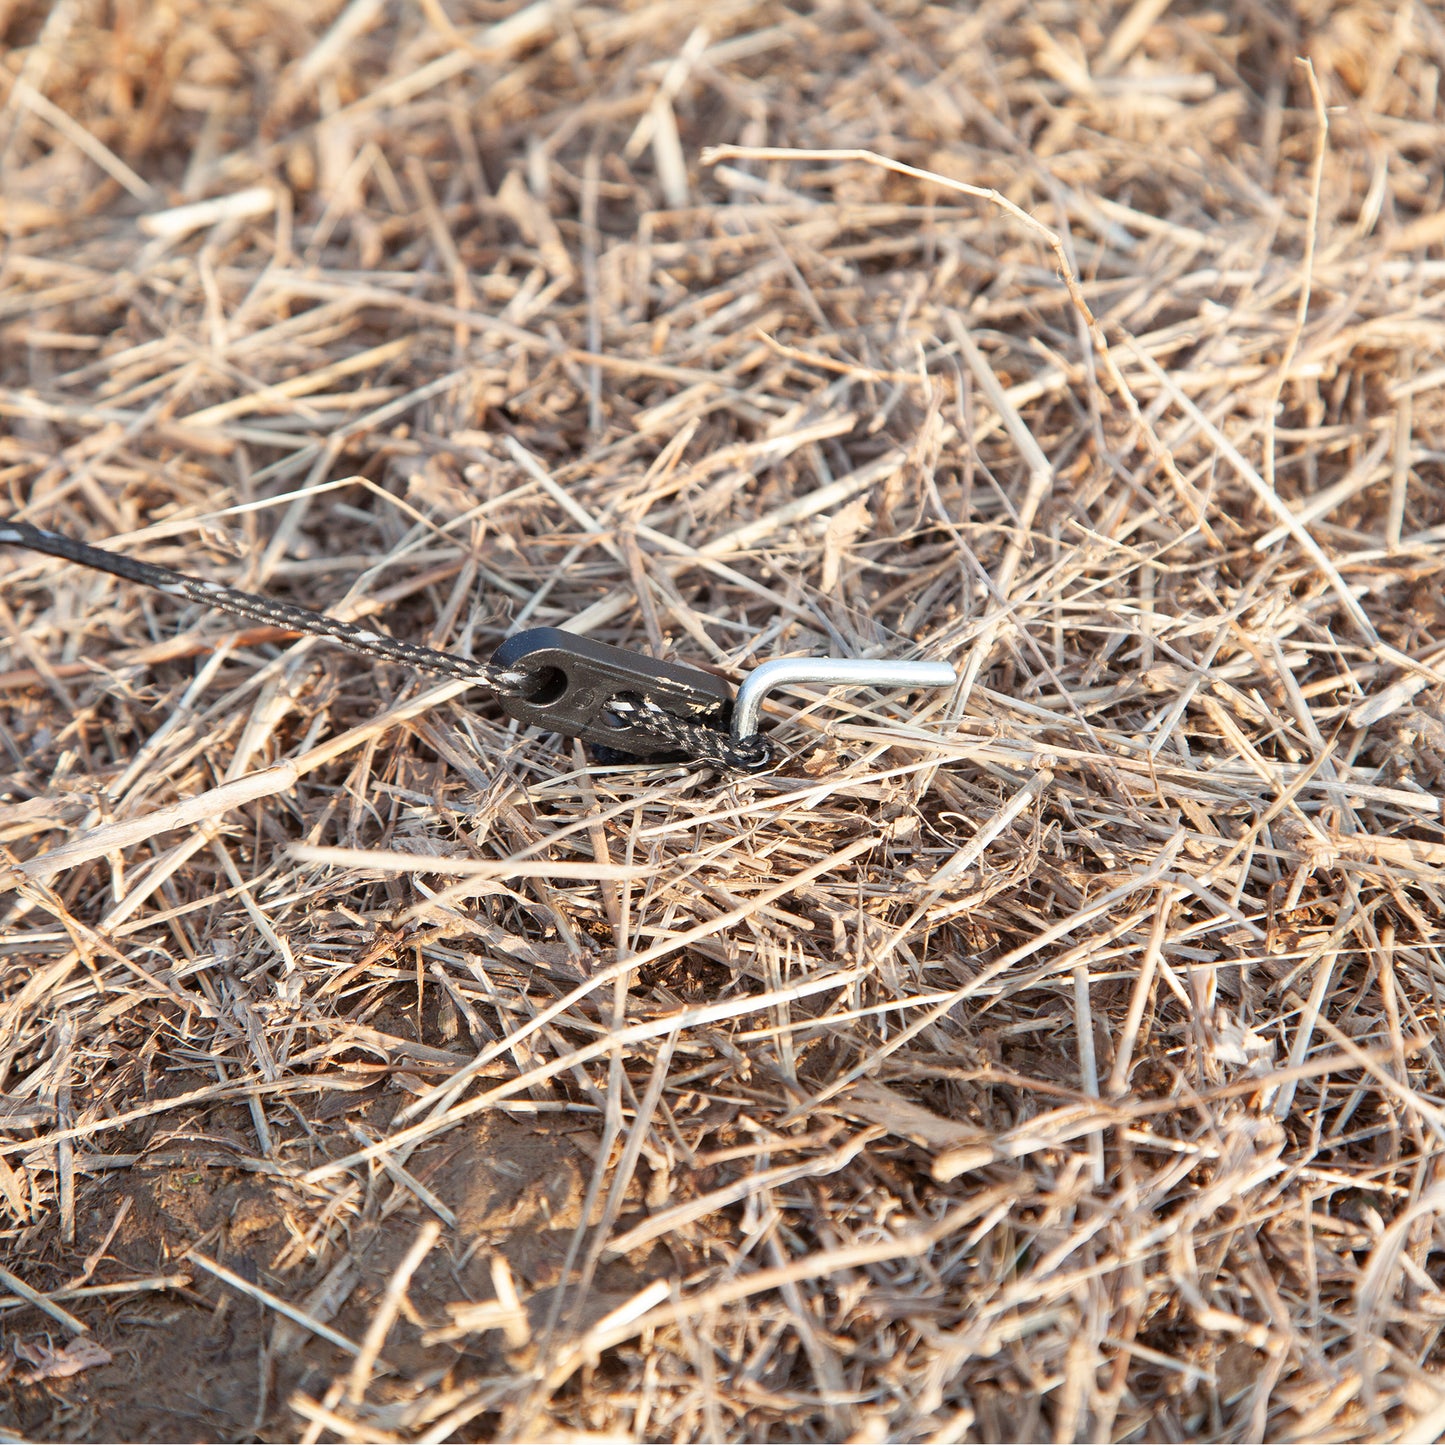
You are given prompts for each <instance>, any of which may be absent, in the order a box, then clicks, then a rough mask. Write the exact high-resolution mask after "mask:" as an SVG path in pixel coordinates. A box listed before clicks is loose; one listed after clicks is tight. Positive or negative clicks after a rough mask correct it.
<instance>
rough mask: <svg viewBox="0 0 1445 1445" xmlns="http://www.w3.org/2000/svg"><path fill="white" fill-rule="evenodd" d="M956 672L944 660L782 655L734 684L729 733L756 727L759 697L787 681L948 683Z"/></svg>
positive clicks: (872, 684) (855, 684)
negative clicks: (739, 682) (736, 689)
mask: <svg viewBox="0 0 1445 1445" xmlns="http://www.w3.org/2000/svg"><path fill="white" fill-rule="evenodd" d="M957 681H958V674H957V673H956V672H955V671H954V670H953V668H952V667H951V666H950V665H949V664H948V663H946V662H888V661H887V660H879V659H875V658H851V657H850V658H841V657H782V658H779V659H778V660H777V661H776V662H765V663H763V664H762V666H761V667H755V668H754V669H753V670H752V671H751V672H750V673H749V674H748V675H747V676H746V677H745V678H744V679H743V680H742V683H741V684H740V686H739V687H738V695H737V698H736V700H735V701H734V703H733V736H734V737H735V738H738V739H739V740H741V739H742V738H746V737H751V736H752V735H753V733H755V732H757V730H758V718H759V716H760V715H761V713H762V709H763V698H764V697H766V696H767V694H768V693H770V692H771V691H772V690H773V689H774V688H775V687H782V686H784V685H785V684H787V683H790V682H816V683H822V684H823V685H824V686H825V687H840V686H841V687H952V686H953V684H954V683H955V682H957Z"/></svg>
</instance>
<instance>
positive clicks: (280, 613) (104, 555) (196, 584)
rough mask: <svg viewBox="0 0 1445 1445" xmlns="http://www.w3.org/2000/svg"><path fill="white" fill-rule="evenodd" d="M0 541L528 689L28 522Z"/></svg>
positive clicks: (500, 689) (513, 691)
mask: <svg viewBox="0 0 1445 1445" xmlns="http://www.w3.org/2000/svg"><path fill="white" fill-rule="evenodd" d="M0 542H8V543H9V544H10V545H11V546H13V547H27V548H29V549H30V550H31V551H32V552H44V553H46V554H47V555H48V556H51V557H62V558H64V559H65V561H67V562H78V563H79V564H80V565H81V566H82V567H93V568H94V569H95V570H96V571H98V572H109V573H110V574H111V575H112V576H113V577H123V578H124V579H125V580H126V581H127V582H139V583H140V584H141V585H142V586H143V587H152V588H154V589H155V590H156V591H157V592H164V593H166V594H167V595H168V596H171V597H183V598H185V599H186V601H188V602H195V603H198V604H199V605H200V606H202V607H214V608H216V609H218V610H219V611H221V612H230V613H233V614H234V615H235V616H237V617H245V618H247V619H248V620H249V621H251V622H260V623H264V624H266V625H268V626H271V627H281V628H284V629H285V630H286V631H288V632H303V633H306V634H307V635H308V636H311V637H329V638H330V639H331V640H332V641H333V642H339V643H340V644H341V645H342V646H343V647H346V648H350V650H351V651H352V652H359V653H361V654H362V655H363V656H366V657H379V658H382V659H384V660H385V661H387V662H401V663H405V664H406V665H407V666H408V667H415V668H417V669H418V670H419V671H421V672H430V673H434V674H436V675H437V676H439V677H449V678H455V679H457V680H458V681H461V682H471V683H476V684H477V685H478V686H480V687H486V688H490V689H491V690H492V691H493V692H495V693H497V694H498V695H499V696H507V697H517V696H520V695H521V693H522V691H523V689H524V688H525V686H526V682H527V674H526V673H524V672H520V671H518V670H516V669H503V668H498V667H493V666H492V665H491V664H490V663H486V662H478V661H476V660H475V659H473V658H470V657H458V656H457V655H456V654H455V653H450V652H436V651H434V650H433V649H432V648H430V647H419V646H418V645H417V644H416V643H414V642H403V641H402V640H401V639H399V638H396V637H388V636H387V635H386V634H385V633H382V632H372V631H370V630H369V629H368V628H365V627H358V626H357V625H356V624H355V623H353V622H342V621H341V620H340V619H339V618H336V617H327V616H326V615H325V613H322V612H313V611H311V609H310V608H309V607H295V606H292V604H291V603H289V602H275V601H272V600H271V599H270V598H269V597H261V596H258V595H257V594H256V593H254V592H239V591H237V590H236V588H234V587H227V586H225V585H223V584H222V583H220V582H202V581H200V580H199V579H198V578H195V577H187V576H186V575H185V573H183V572H173V571H171V569H170V568H169V567H157V566H155V565H153V564H152V563H150V562H139V561H137V560H136V559H135V558H133V557H126V556H123V555H122V554H121V553H119V552H102V551H101V550H100V548H99V547H90V546H87V545H86V544H85V543H84V542H77V541H76V540H75V539H74V538H73V537H65V536H62V535H61V534H60V533H59V532H46V531H43V530H42V529H41V528H39V527H32V526H31V525H30V524H29V523H28V522H4V523H0Z"/></svg>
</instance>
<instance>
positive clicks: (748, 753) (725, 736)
mask: <svg viewBox="0 0 1445 1445" xmlns="http://www.w3.org/2000/svg"><path fill="white" fill-rule="evenodd" d="M607 706H608V707H609V708H610V709H611V710H612V711H614V712H619V713H622V714H624V715H625V716H626V718H627V721H628V724H629V726H631V727H635V728H641V729H642V730H643V731H645V732H648V733H651V734H652V736H653V737H655V738H656V739H657V740H658V741H659V742H660V743H665V744H666V745H667V747H668V748H676V749H678V750H679V751H681V752H685V753H689V754H691V756H692V758H693V760H694V761H695V762H699V763H706V764H708V765H709V766H710V767H714V768H722V769H723V770H724V771H727V772H734V773H757V772H761V771H762V770H763V769H764V768H767V767H771V766H772V764H773V762H774V760H775V759H774V750H773V745H772V744H771V743H770V742H769V741H768V740H767V738H765V737H763V735H762V734H761V733H754V734H753V735H752V736H751V737H746V738H735V737H733V735H732V734H731V733H725V732H721V731H719V730H718V729H717V728H713V727H708V725H707V724H706V723H697V722H688V721H687V720H686V719H685V718H680V717H678V716H677V714H676V713H671V712H668V711H667V710H666V708H663V707H660V706H659V705H658V704H657V703H655V702H653V700H652V699H651V698H650V697H638V696H637V695H636V694H627V693H624V694H622V695H621V696H618V697H614V698H613V699H612V700H611V702H609V703H608V704H607Z"/></svg>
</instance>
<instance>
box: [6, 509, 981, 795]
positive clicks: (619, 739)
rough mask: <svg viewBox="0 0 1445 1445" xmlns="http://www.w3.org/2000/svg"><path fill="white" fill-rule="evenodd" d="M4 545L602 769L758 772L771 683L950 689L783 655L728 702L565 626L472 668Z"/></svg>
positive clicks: (332, 626) (903, 668)
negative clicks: (292, 646)
mask: <svg viewBox="0 0 1445 1445" xmlns="http://www.w3.org/2000/svg"><path fill="white" fill-rule="evenodd" d="M0 543H8V544H9V545H10V546H14V547H25V548H28V549H29V550H30V551H32V552H43V553H45V554H47V555H48V556H51V557H59V558H63V559H64V560H65V561H67V562H75V563H77V564H78V565H80V566H82V567H90V568H93V569H94V570H96V571H99V572H107V573H109V574H111V575H112V576H115V577H120V578H123V579H124V580H126V581H128V582H136V583H139V584H140V585H141V586H143V587H150V588H153V589H154V590H156V591H158V592H164V593H166V594H167V595H168V596H171V597H179V598H183V599H184V600H186V601H188V602H194V603H197V604H199V605H200V606H203V607H214V608H216V609H217V610H218V611H221V612H229V613H232V614H233V615H235V616H237V617H244V618H246V619H247V620H248V621H251V622H259V623H262V624H263V625H267V626H272V627H278V628H282V629H284V630H286V631H288V632H296V633H301V634H303V635H307V636H311V637H323V638H327V639H329V640H330V641H332V642H335V643H338V644H339V645H340V646H342V647H344V648H347V649H348V650H349V651H351V652H355V653H359V654H361V655H362V656H364V657H374V658H377V659H380V660H382V661H385V662H400V663H404V664H406V665H407V666H408V667H413V668H416V669H417V670H418V671H420V672H427V673H432V674H434V675H436V676H439V677H445V678H450V679H452V680H455V681H460V682H466V683H470V684H472V685H473V686H475V687H480V688H484V689H485V690H487V691H489V692H491V693H492V694H493V695H494V696H495V697H496V699H497V701H498V703H499V705H500V706H501V708H502V710H503V711H504V712H505V713H506V714H507V715H508V716H509V717H512V718H515V719H516V720H517V721H519V722H521V723H525V724H532V725H535V726H537V727H541V728H546V729H549V730H550V731H552V732H555V733H560V734H561V735H562V736H564V737H579V738H582V739H584V740H585V741H587V742H589V743H592V744H593V745H594V747H596V748H598V749H600V750H602V751H601V756H602V757H603V758H604V759H605V760H607V761H643V762H691V763H702V764H705V765H707V766H710V767H714V768H718V769H720V770H722V771H725V772H743V773H753V772H760V771H762V770H763V769H765V768H768V767H770V766H772V764H773V763H774V761H775V760H776V758H777V750H776V748H775V746H774V745H773V744H772V743H771V742H769V740H768V739H767V738H765V737H764V736H763V735H762V734H761V733H759V732H757V730H756V728H757V723H758V719H759V715H760V708H761V704H762V699H763V696H764V695H765V694H766V693H767V692H768V691H769V690H770V689H771V688H772V687H775V686H779V685H782V684H784V683H790V682H818V683H823V684H830V685H839V684H843V685H849V686H877V687H887V686H898V687H947V686H951V685H952V684H953V682H954V681H955V674H954V670H953V668H952V667H951V666H950V665H949V664H947V663H942V662H893V661H888V660H878V661H873V660H862V659H836V658H782V659H778V660H777V661H774V662H767V663H764V664H762V666H760V667H758V668H755V669H754V670H753V672H752V673H751V674H750V675H749V676H748V678H747V680H746V681H745V682H744V683H743V685H742V688H741V689H740V691H739V694H738V697H737V699H736V703H735V701H734V697H733V690H732V688H731V686H730V685H729V684H728V683H727V682H726V681H725V680H724V679H723V678H720V677H718V676H716V675H715V674H713V673H711V672H706V671H704V670H703V669H701V668H697V667H689V666H687V665H686V664H685V663H677V662H663V661H660V660H659V659H657V658H652V657H647V656H645V655H644V654H642V653H636V652H628V651H627V650H626V649H624V648H620V647H611V646H609V645H607V644H606V643H601V642H595V641H593V639H591V638H589V637H582V636H580V635H577V634H575V633H569V632H565V631H563V630H561V629H560V628H555V627H536V628H531V629H529V630H528V631H526V632H519V633H517V634H516V635H515V636H513V637H509V638H508V639H507V640H506V641H505V642H503V643H502V644H501V646H500V647H498V648H497V650H496V651H495V652H494V653H493V654H492V658H491V660H490V661H489V662H479V661H477V660H476V659H475V658H470V657H461V656H459V655H457V654H455V653H450V652H438V651H436V650H435V649H433V648H430V647H422V646H419V645H418V644H416V643H414V642H406V641H403V640H401V639H398V638H394V637H389V636H387V635H386V634H385V633H381V632H376V631H373V630H372V629H370V628H366V627H360V626H357V625H356V624H355V623H351V622H343V621H341V620H340V619H338V618H335V617H328V616H326V614H324V613H321V612H315V611H312V610H311V609H310V608H307V607H297V606H294V605H293V604H291V603H289V602H278V601H275V600H274V599H272V598H269V597H263V596H260V595H259V594H257V593H253V592H242V591H239V590H238V589H236V588H234V587H227V586H225V585H224V584H223V583H220V582H208V581H204V580H202V579H200V578H196V577H188V576H186V574H185V573H183V572H176V571H173V570H172V569H171V568H169V567H159V566H156V565H154V564H153V563H150V562H141V561H138V560H136V559H135V558H132V557H127V556H124V555H123V554H121V553H117V552H107V551H103V550H102V549H101V548H99V547H92V546H90V545H89V544H88V543H85V542H81V541H77V540H76V539H75V538H73V537H67V536H64V535H63V534H61V533H59V532H49V531H46V530H44V529H43V528H40V527H35V526H32V525H31V524H30V523H28V522H13V521H12V522H4V523H0ZM729 729H731V730H729Z"/></svg>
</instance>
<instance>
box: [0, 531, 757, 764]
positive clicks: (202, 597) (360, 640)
mask: <svg viewBox="0 0 1445 1445" xmlns="http://www.w3.org/2000/svg"><path fill="white" fill-rule="evenodd" d="M0 543H8V544H9V545H10V546H12V547H25V548H28V549H29V550H30V551H32V552H44V553H45V554H46V555H47V556H50V557H60V558H62V559H63V560H64V561H67V562H75V563H78V564H79V565H80V566H82V567H90V568H93V569H94V570H96V571H97V572H108V573H109V574H110V575H111V576H113V577H120V578H123V579H124V580H125V581H127V582H138V583H139V584H140V585H141V586H142V587H150V588H153V589H154V590H155V591H157V592H164V593H166V594H167V595H168V596H171V597H181V598H184V599H185V600H186V601H188V602H194V603H197V604H198V605H200V606H202V607H214V608H216V609H217V610H218V611H221V612H229V613H232V614H234V615H235V616H237V617H244V618H246V619H247V620H248V621H251V622H259V623H262V624H264V625H266V626H270V627H279V628H284V629H285V630H286V631H288V632H300V633H304V634H306V635H307V636H310V637H326V638H330V639H331V641H333V642H337V643H340V645H341V646H342V647H345V648H348V649H350V650H351V651H352V652H359V653H361V654H362V655H363V656H364V657H376V658H381V659H382V660H384V661H386V662H400V663H404V664H405V665H406V666H408V667H414V668H416V669H417V670H418V671H420V672H429V673H433V674H435V675H436V676H438V677H447V678H453V679H456V680H458V681H461V682H470V683H473V684H475V685H477V686H479V687H485V688H489V689H490V690H491V691H492V692H494V693H496V694H497V695H498V696H499V697H520V696H523V695H524V694H525V691H526V688H527V684H528V682H529V680H530V679H529V675H528V674H527V673H526V672H524V671H522V670H521V669H518V668H501V667H496V666H494V665H493V664H491V663H487V662H478V661H476V660H475V659H474V658H470V657H459V656H457V655H456V654H455V653H450V652H437V651H435V650H433V649H432V648H430V647H419V646H418V645H417V644H416V643H414V642H404V641H402V640H401V639H399V638H395V637H388V636H387V635H386V634H385V633H382V632H372V631H370V630H369V629H367V628H365V627H358V626H357V625H356V624H355V623H352V622H342V621H341V620H340V619H339V618H335V617H328V616H326V614H325V613H322V612H313V611H312V610H311V609H310V608H308V607H296V606H293V605H292V604H291V603H289V602H275V601H273V600H272V599H271V598H269V597H261V596H259V595H258V594H256V593H254V592H240V591H238V590H237V589H236V588H234V587H227V586H225V585H224V584H223V583H220V582H203V581H201V580H200V579H199V578H196V577H187V576H186V575H185V573H183V572H173V571H172V570H171V569H170V568H169V567H157V566H155V565H154V564H153V563H150V562H140V561H137V560H136V559H135V558H133V557H127V556H125V555H123V554H122V553H120V552H103V551H101V549H100V548H99V547H91V546H88V545H87V544H86V543H84V542H79V541H76V540H75V538H73V537H66V536H64V535H62V534H61V533H59V532H47V531H45V530H43V529H42V528H40V527H32V526H31V525H30V523H28V522H0ZM609 706H611V707H613V708H615V709H616V710H617V711H618V712H623V713H626V714H627V715H628V719H629V722H630V723H631V725H632V726H633V727H634V728H636V729H638V730H639V731H642V732H645V733H647V734H649V735H650V736H651V737H653V738H655V739H656V740H657V742H658V744H659V751H662V750H663V749H677V750H679V751H682V752H686V753H688V754H689V755H690V756H691V757H692V758H693V759H694V760H695V761H697V762H700V763H706V764H708V765H709V766H711V767H715V768H721V769H724V770H726V771H730V772H744V773H753V772H758V771H759V770H760V769H762V768H765V767H767V766H769V765H770V763H771V762H772V760H773V749H772V746H771V745H770V744H769V743H768V742H767V740H766V739H765V738H762V737H759V736H756V735H755V736H753V737H750V738H743V739H736V738H733V737H731V736H730V735H729V734H728V733H725V732H721V731H719V730H718V729H717V728H712V727H708V726H706V725H705V724H703V723H697V722H689V721H687V720H686V719H684V718H680V717H678V716H677V715H676V714H675V713H670V712H668V711H667V710H666V709H665V708H662V707H660V706H659V705H658V704H657V703H655V702H653V701H652V699H651V698H647V697H637V696H635V695H630V694H628V695H622V696H619V697H616V698H613V699H612V701H611V703H610V704H609Z"/></svg>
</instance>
